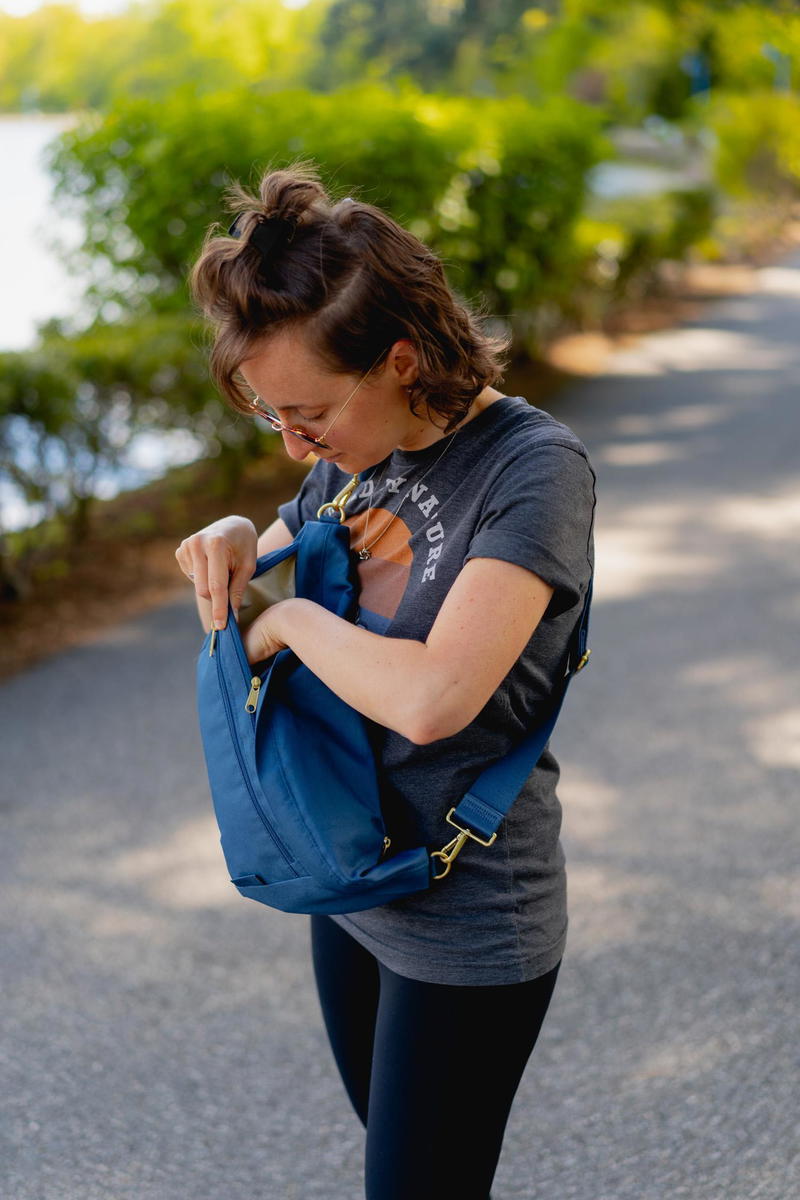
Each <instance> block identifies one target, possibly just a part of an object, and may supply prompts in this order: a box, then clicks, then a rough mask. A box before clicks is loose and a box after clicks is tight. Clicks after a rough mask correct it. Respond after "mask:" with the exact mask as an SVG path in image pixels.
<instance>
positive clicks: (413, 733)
mask: <svg viewBox="0 0 800 1200" xmlns="http://www.w3.org/2000/svg"><path fill="white" fill-rule="evenodd" d="M269 626H270V628H271V630H272V631H273V633H274V635H275V636H276V637H277V638H279V639H280V640H281V641H282V642H284V643H285V644H286V645H287V646H290V647H291V649H292V650H293V651H294V653H295V654H296V655H297V657H298V658H299V659H300V660H301V661H302V662H304V663H305V664H306V666H307V667H308V668H309V670H310V671H313V672H314V674H315V675H316V676H317V677H318V678H319V679H321V680H322V682H323V683H324V684H326V685H327V686H328V687H329V688H330V689H331V691H333V692H335V693H336V695H337V696H340V697H341V698H342V699H343V700H344V701H345V702H346V703H347V704H349V705H350V706H351V707H352V708H355V709H357V711H358V712H360V713H363V714H364V716H365V717H369V718H370V719H371V720H373V721H376V722H377V723H378V724H379V725H385V726H386V727H387V728H388V729H392V730H394V731H395V732H396V733H399V734H401V735H402V736H403V737H406V738H408V739H409V740H410V741H412V742H417V743H419V744H423V743H425V742H427V741H433V740H435V737H437V736H442V735H441V734H439V733H438V732H437V730H436V729H434V728H433V726H432V724H431V720H430V714H431V712H433V711H435V710H436V707H437V699H438V693H439V690H440V687H439V684H440V681H439V679H438V673H437V672H436V670H435V665H434V664H433V663H432V662H431V661H430V659H431V655H430V653H429V651H428V648H427V646H426V645H425V644H424V643H423V642H418V641H412V640H410V639H407V638H392V637H383V636H381V635H380V634H377V633H371V632H370V631H369V630H367V629H362V628H361V627H360V626H357V625H352V624H351V623H350V622H349V621H344V620H342V618H341V617H337V616H335V615H334V614H333V613H331V612H329V611H328V610H327V609H325V608H323V607H322V606H321V605H319V604H314V603H313V602H312V601H311V600H301V599H295V600H284V601H282V602H281V603H280V604H277V605H275V607H274V608H273V609H271V610H270V617H269ZM442 690H443V689H442Z"/></svg>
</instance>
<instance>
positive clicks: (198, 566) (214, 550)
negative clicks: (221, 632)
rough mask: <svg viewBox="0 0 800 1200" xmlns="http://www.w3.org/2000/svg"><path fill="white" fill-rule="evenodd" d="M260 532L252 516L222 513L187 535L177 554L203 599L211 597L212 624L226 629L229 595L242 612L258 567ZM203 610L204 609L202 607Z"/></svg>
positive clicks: (199, 597)
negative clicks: (243, 601) (203, 526)
mask: <svg viewBox="0 0 800 1200" xmlns="http://www.w3.org/2000/svg"><path fill="white" fill-rule="evenodd" d="M257 546H258V534H257V533H256V527H255V525H254V524H253V522H252V521H251V520H250V519H249V518H248V517H236V516H232V517H222V518H221V519H220V520H219V521H214V522H213V523H212V524H211V525H206V527H205V528H204V529H200V530H198V532H197V533H193V534H190V536H189V537H187V538H184V539H183V541H182V542H181V544H180V546H179V547H178V549H177V550H176V551H175V557H176V559H177V560H178V565H179V566H180V568H181V570H182V571H183V573H184V575H186V576H187V577H188V578H189V579H191V580H192V581H193V583H194V590H195V592H196V593H197V597H198V605H200V599H201V598H202V599H204V600H210V601H211V614H210V619H211V624H212V627H216V628H217V629H224V628H225V624H226V622H227V620H228V597H229V596H230V602H231V604H232V605H233V610H234V612H238V610H239V606H240V605H241V603H242V596H243V595H244V590H245V588H246V587H247V585H248V583H249V582H250V580H251V578H252V576H253V571H254V570H255V568H256V558H257V557H258V553H257ZM201 612H202V609H201Z"/></svg>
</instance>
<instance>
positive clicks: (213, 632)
mask: <svg viewBox="0 0 800 1200" xmlns="http://www.w3.org/2000/svg"><path fill="white" fill-rule="evenodd" d="M216 644H217V631H216V629H212V630H211V641H210V643H209V646H208V657H209V658H213V657H214V647H215V646H216Z"/></svg>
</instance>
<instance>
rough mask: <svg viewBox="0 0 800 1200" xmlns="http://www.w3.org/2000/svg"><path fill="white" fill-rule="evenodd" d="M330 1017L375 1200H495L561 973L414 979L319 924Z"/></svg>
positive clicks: (317, 954)
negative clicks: (459, 981)
mask: <svg viewBox="0 0 800 1200" xmlns="http://www.w3.org/2000/svg"><path fill="white" fill-rule="evenodd" d="M311 947H312V953H313V961H314V974H315V977H316V981H317V988H318V991H319V997H320V1003H321V1005H322V1015H323V1018H324V1021H325V1027H326V1029H327V1031H328V1037H329V1039H330V1043H331V1048H332V1050H333V1054H334V1058H335V1059H336V1064H337V1066H338V1068H339V1072H340V1074H341V1076H342V1080H343V1082H344V1086H345V1088H346V1089H347V1094H348V1096H349V1097H350V1100H351V1103H352V1105H353V1107H354V1109H355V1110H356V1113H357V1114H358V1116H359V1118H360V1119H361V1122H362V1124H363V1125H364V1126H365V1128H366V1130H367V1148H366V1164H365V1185H366V1196H367V1200H428V1198H429V1197H430V1198H431V1200H433V1197H436V1200H488V1198H489V1189H490V1188H491V1185H492V1178H493V1176H494V1173H495V1169H496V1167H497V1162H498V1159H499V1157H500V1149H501V1146H502V1142H503V1135H504V1133H505V1127H506V1122H507V1120H508V1114H509V1112H510V1110H511V1104H512V1101H513V1099H514V1095H515V1093H516V1091H517V1087H518V1086H519V1082H520V1079H521V1078H522V1072H523V1071H524V1069H525V1064H526V1063H527V1061H528V1058H529V1057H530V1054H531V1051H532V1050H533V1047H534V1045H535V1043H536V1038H537V1037H538V1035H539V1030H540V1028H541V1025H542V1021H543V1020H544V1016H545V1013H546V1012H547V1006H548V1004H549V1003H550V997H551V995H552V992H553V988H554V986H555V982H556V976H557V974H558V967H559V966H560V964H558V965H557V966H555V967H553V969H552V970H551V971H549V972H548V973H547V974H546V975H542V976H540V977H539V978H538V979H532V980H531V981H530V982H528V983H513V984H505V985H502V986H499V987H459V986H454V985H451V984H440V983H420V982H419V981H418V980H416V979H406V978H405V977H404V976H402V975H397V974H396V973H395V972H394V971H390V970H389V969H388V968H387V967H385V966H383V964H382V963H379V962H378V961H377V959H376V958H375V957H374V956H373V955H372V954H370V953H369V951H368V950H365V949H364V948H363V946H361V945H359V943H358V942H356V941H355V939H354V938H352V937H350V935H349V934H348V933H345V931H344V930H343V929H341V928H340V927H339V926H338V925H337V924H336V923H335V921H332V920H331V919H330V917H326V916H313V917H312V918H311Z"/></svg>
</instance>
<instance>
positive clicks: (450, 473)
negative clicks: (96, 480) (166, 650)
mask: <svg viewBox="0 0 800 1200" xmlns="http://www.w3.org/2000/svg"><path fill="white" fill-rule="evenodd" d="M232 200H233V202H232V207H233V208H234V209H235V210H237V211H238V213H239V215H238V216H237V218H236V220H235V222H234V226H232V228H231V230H230V231H229V236H228V237H221V236H215V235H214V233H213V231H212V232H211V233H210V234H209V236H208V238H207V239H206V242H205V245H204V247H203V250H202V253H201V256H200V258H199V260H198V262H197V263H196V265H195V267H194V270H193V273H192V286H193V292H194V296H195V298H196V300H197V302H198V303H199V305H200V307H201V308H202V309H203V311H204V312H205V313H206V315H207V316H208V317H209V318H210V319H211V321H212V323H213V325H214V326H215V334H216V337H215V342H214V346H213V349H212V352H211V369H212V374H213V376H214V378H215V380H216V382H217V384H218V386H219V388H220V389H221V391H222V393H223V394H224V396H225V397H226V398H227V400H228V401H229V402H230V403H231V405H232V406H233V407H234V408H236V409H237V410H238V411H241V412H244V413H247V414H249V415H253V414H254V413H257V414H259V415H261V416H264V417H265V418H266V420H267V421H268V422H269V423H270V424H271V425H272V427H273V428H274V429H275V430H278V431H280V434H281V437H282V438H283V443H284V447H285V450H286V453H287V454H289V455H290V457H292V458H295V459H298V460H301V459H304V458H306V457H307V455H308V454H309V452H311V451H313V453H314V455H315V457H316V461H315V462H314V465H313V467H312V469H311V470H310V472H309V474H308V475H307V477H306V479H305V481H304V482H303V485H302V487H301V488H300V491H299V492H298V494H297V495H296V496H295V497H294V499H293V500H291V501H289V502H288V503H286V504H283V505H281V507H280V508H279V510H278V513H279V516H278V518H277V520H275V521H274V522H273V523H272V525H270V526H269V528H268V529H266V530H265V531H264V532H263V533H262V534H261V535H260V537H258V536H257V534H256V530H255V527H254V526H253V524H252V522H251V521H249V520H248V519H247V518H245V517H241V516H228V517H224V518H223V519H222V520H219V521H215V522H214V523H213V524H212V525H209V526H207V527H206V528H205V529H202V530H200V531H199V532H197V533H195V534H192V535H191V536H190V537H188V538H186V539H184V541H183V542H182V543H181V545H180V547H179V548H178V550H177V552H176V557H177V559H178V562H179V564H180V566H181V567H182V569H183V570H184V571H185V573H186V574H187V575H188V576H189V577H190V578H191V579H193V580H194V585H195V590H196V593H197V602H198V608H199V611H200V616H201V620H202V622H203V626H204V628H205V630H206V632H208V631H209V630H210V629H211V627H212V623H216V624H217V625H218V627H224V624H225V621H226V618H227V612H228V600H229V597H230V601H231V603H232V605H233V608H234V610H235V611H236V613H237V619H238V610H239V607H240V606H241V604H242V600H243V597H244V596H245V590H246V587H247V584H248V581H249V580H250V578H251V575H252V572H253V570H254V567H255V562H256V556H257V555H261V554H265V553H267V552H268V551H272V550H275V549H277V548H278V547H280V546H283V545H286V544H288V543H289V542H290V541H291V540H292V539H293V537H294V535H295V534H296V533H297V531H298V529H299V528H300V526H301V524H302V523H303V521H304V520H306V519H307V518H308V517H310V516H312V515H314V514H316V511H317V509H318V508H319V506H320V505H321V504H322V503H323V501H326V500H330V499H331V498H332V497H333V496H334V495H335V494H336V493H337V492H339V491H340V490H341V488H342V486H343V484H344V483H345V482H346V480H347V477H348V475H351V474H354V473H358V474H359V475H360V477H361V482H360V485H359V486H358V488H357V489H356V491H355V492H354V494H353V497H352V499H351V501H350V504H349V506H348V510H347V517H346V520H347V524H348V525H349V527H350V537H351V546H352V548H353V551H354V552H355V554H356V555H357V558H358V571H359V582H360V596H359V599H360V610H359V616H358V620H357V622H356V623H355V624H350V623H348V622H346V621H343V620H341V619H340V618H339V617H336V616H334V615H333V614H332V613H330V612H328V611H327V610H325V609H323V608H321V607H319V606H317V605H315V604H313V603H311V602H310V601H306V600H302V599H294V600H284V601H282V602H281V603H279V604H277V605H275V606H273V607H272V608H270V609H268V610H267V611H266V612H264V613H263V614H262V615H260V616H258V617H257V618H256V619H255V620H253V621H252V622H251V624H250V625H249V626H248V627H247V629H246V630H245V631H244V632H243V640H244V644H245V649H246V652H247V655H248V659H249V661H250V662H257V661H260V660H262V659H264V658H267V657H269V656H270V655H271V654H273V653H275V652H276V651H277V650H278V649H280V648H282V647H285V646H289V647H291V649H292V650H293V651H294V652H295V653H296V654H297V655H298V656H299V657H300V659H302V660H303V661H304V662H305V663H306V664H307V666H308V667H309V668H310V669H311V671H313V672H314V673H315V674H317V675H318V676H319V677H320V678H321V679H322V680H323V681H324V683H326V684H327V685H328V687H330V688H331V689H332V690H333V691H334V692H336V693H337V694H338V695H339V696H341V697H342V698H343V699H344V700H345V701H347V703H349V704H350V705H352V706H353V707H354V708H356V709H357V710H358V711H359V712H361V713H363V714H364V715H365V716H366V717H367V718H369V719H370V720H371V721H372V722H374V732H375V744H376V747H377V753H378V756H379V763H380V768H381V777H382V783H383V790H382V803H383V805H384V816H385V819H386V825H387V828H388V829H389V831H390V833H391V837H392V847H393V850H399V849H403V848H406V847H414V846H419V845H430V846H433V845H436V846H441V845H443V844H444V842H446V841H448V840H449V836H450V834H452V829H451V827H450V826H448V825H446V824H445V823H444V814H445V813H446V812H447V811H448V810H449V808H450V807H451V806H452V805H454V804H457V802H458V800H459V799H460V798H461V796H462V795H463V794H464V792H466V791H467V789H468V787H469V785H470V783H471V782H472V781H473V780H474V779H475V778H476V776H477V775H478V774H480V772H481V771H482V770H483V769H484V767H486V766H487V765H488V764H489V763H491V762H493V761H495V760H496V759H497V758H499V757H500V756H502V755H503V754H504V753H506V752H507V751H508V750H509V749H510V748H511V747H512V746H514V745H515V744H516V743H517V742H519V741H520V739H521V738H522V736H523V734H524V732H525V731H526V730H527V729H528V728H529V727H531V726H532V725H534V724H536V723H538V722H540V721H541V717H542V712H543V709H544V706H545V705H546V703H547V700H548V697H549V696H550V695H551V694H552V692H553V690H554V688H555V686H556V684H557V682H558V681H559V680H560V679H561V677H562V676H563V674H564V668H565V661H566V652H567V646H568V642H569V639H570V634H571V633H572V631H573V629H574V627H575V624H576V622H577V620H578V618H579V616H580V614H581V610H582V608H583V600H584V597H585V594H586V589H587V587H588V585H589V581H590V578H591V573H592V569H593V556H594V551H593V537H592V526H593V514H594V473H593V471H592V468H591V466H590V464H589V462H588V459H587V455H586V451H585V449H584V447H583V445H582V444H581V442H580V441H579V440H578V438H577V437H576V436H575V434H574V433H573V432H572V431H571V430H570V429H569V428H568V427H567V426H565V425H563V424H561V423H559V422H558V421H556V420H555V419H554V418H553V417H551V416H550V415H549V414H548V413H546V412H543V411H542V410H540V409H538V408H534V407H532V406H530V405H529V404H528V403H527V402H526V401H525V400H524V399H523V398H522V397H518V396H517V397H514V396H505V395H504V394H503V393H502V392H500V391H498V390H497V389H496V388H495V387H494V386H493V385H494V384H495V383H496V382H498V381H499V379H500V378H501V375H502V367H503V355H504V353H505V351H506V349H507V343H506V341H505V340H503V339H499V338H495V337H491V336H489V335H488V334H487V333H486V332H485V331H484V329H483V328H482V325H481V321H480V320H479V318H478V317H477V316H476V315H475V314H474V312H472V311H470V309H469V307H468V306H467V305H466V304H464V303H463V302H462V301H459V300H458V299H457V298H456V297H455V296H454V294H453V293H452V291H451V290H450V288H449V287H448V284H447V282H446V280H445V276H444V273H443V270H442V265H441V263H440V261H439V260H438V259H437V258H436V256H435V255H434V254H432V253H431V251H429V250H428V249H427V248H426V247H425V246H424V245H423V244H422V243H421V242H419V241H418V240H417V239H416V238H415V237H413V236H412V235H411V234H410V233H408V232H407V231H406V230H404V229H402V228H401V227H400V226H399V225H398V224H396V222H395V221H393V220H392V219H391V218H390V217H389V216H388V215H386V214H385V213H383V212H382V211H381V210H379V209H378V208H375V207H373V206H371V205H369V204H366V203H360V202H357V201H353V200H352V199H350V198H349V197H348V198H347V199H345V200H342V201H340V202H338V203H333V202H332V201H331V200H330V199H329V197H328V196H327V194H326V192H325V190H324V189H323V187H322V186H321V184H320V183H319V178H318V175H317V173H316V171H315V169H314V168H313V166H312V165H310V164H308V163H299V164H295V165H294V166H293V167H290V168H288V169H286V170H277V171H268V172H267V173H266V174H265V175H264V177H263V179H262V181H261V184H260V189H259V195H258V196H250V195H248V194H247V193H246V192H244V191H242V189H240V188H239V187H238V186H237V187H234V188H233V189H232ZM245 603H246V599H245ZM245 617H246V610H245V609H242V621H241V624H242V628H243V629H244V619H245ZM558 775H559V768H558V764H557V762H556V760H555V759H554V758H553V756H552V754H551V753H550V752H549V749H545V751H544V753H543V754H542V757H541V758H540V760H539V763H538V765H537V767H536V769H535V770H534V771H533V772H532V774H531V775H530V777H529V779H528V781H527V783H526V785H525V787H524V788H523V791H522V792H521V794H520V795H519V797H518V798H517V800H516V801H515V803H514V805H513V807H512V809H511V812H510V814H509V816H508V818H507V819H506V820H505V821H504V822H503V825H502V826H501V830H500V832H499V834H498V837H497V840H496V842H495V843H494V845H493V846H492V847H490V848H484V847H482V846H479V845H477V844H476V843H474V842H471V841H470V842H468V843H467V845H466V847H465V848H464V849H463V851H462V852H461V854H460V857H459V858H458V860H457V862H456V863H455V864H454V866H453V869H452V871H451V872H450V874H449V876H448V877H447V879H446V881H444V882H442V883H441V884H437V885H435V886H434V887H433V888H431V889H430V890H428V891H425V892H421V893H418V894H416V895H414V896H411V897H408V898H406V899H402V900H397V901H393V902H392V903H390V904H386V905H383V906H381V907H378V908H373V909H370V910H367V911H364V912H358V913H354V914H352V915H342V916H338V915H337V916H314V917H312V918H311V946H312V955H313V964H314V972H315V977H316V982H317V986H318V990H319V997H320V1003H321V1007H322V1014H323V1018H324V1021H325V1025H326V1028H327V1032H328V1035H329V1038H330V1042H331V1047H332V1050H333V1054H334V1057H335V1060H336V1063H337V1065H338V1068H339V1070H340V1072H341V1075H342V1079H343V1082H344V1086H345V1088H346V1090H347V1092H348V1095H349V1097H350V1100H351V1102H352V1104H353V1107H354V1108H355V1111H356V1113H357V1114H358V1116H359V1118H360V1119H361V1121H362V1122H363V1124H364V1126H365V1127H366V1130H367V1139H366V1170H365V1177H366V1195H367V1197H368V1200H422V1198H424V1197H428V1196H431V1197H433V1196H436V1197H440V1198H441V1197H444V1198H445V1200H450V1198H452V1200H487V1197H488V1195H489V1191H490V1187H491V1183H492V1178H493V1176H494V1172H495V1168H496V1166H497V1161H498V1158H499V1155H500V1149H501V1145H502V1139H503V1134H504V1130H505V1126H506V1122H507V1119H508V1115H509V1111H510V1109H511V1104H512V1101H513V1098H514V1095H515V1092H516V1090H517V1087H518V1084H519V1081H520V1078H521V1076H522V1072H523V1070H524V1068H525V1065H526V1063H527V1060H528V1058H529V1056H530V1054H531V1051H532V1049H533V1046H534V1043H535V1041H536V1038H537V1035H538V1033H539V1029H540V1027H541V1023H542V1021H543V1019H544V1015H545V1012H546V1010H547V1007H548V1004H549V1001H550V997H551V994H552V990H553V987H554V984H555V981H556V975H557V973H558V969H559V965H560V962H561V957H562V954H563V950H564V943H565V934H566V920H567V919H566V907H565V903H566V897H565V874H564V858H563V854H562V851H561V847H560V844H559V837H558V835H559V829H560V823H561V810H560V806H559V802H558V799H557V797H556V793H555V786H556V783H557V780H558ZM448 831H449V832H448Z"/></svg>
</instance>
